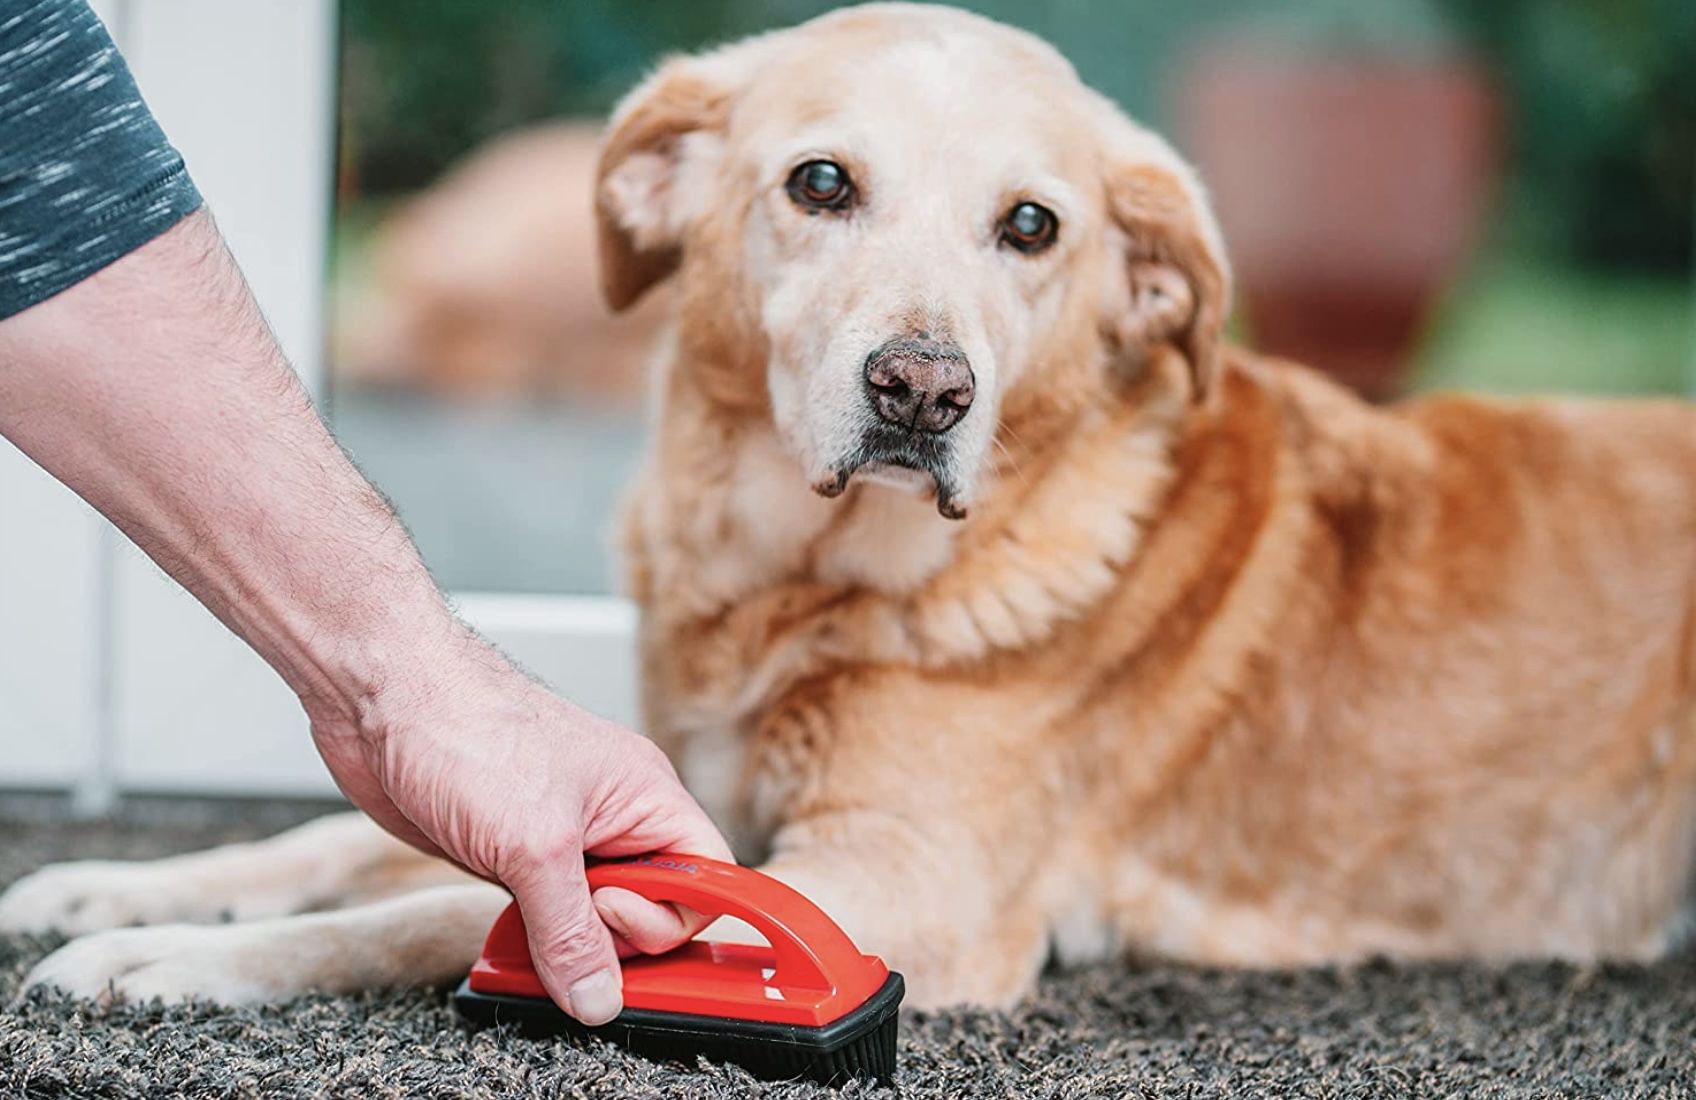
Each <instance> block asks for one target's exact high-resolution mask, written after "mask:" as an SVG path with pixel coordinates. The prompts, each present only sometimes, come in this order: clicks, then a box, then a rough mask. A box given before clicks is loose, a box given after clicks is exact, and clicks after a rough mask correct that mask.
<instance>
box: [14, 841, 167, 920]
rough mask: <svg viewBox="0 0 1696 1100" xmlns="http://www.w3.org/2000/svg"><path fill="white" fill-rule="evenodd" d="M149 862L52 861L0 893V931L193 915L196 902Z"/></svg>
mask: <svg viewBox="0 0 1696 1100" xmlns="http://www.w3.org/2000/svg"><path fill="white" fill-rule="evenodd" d="M181 893H182V891H181V890H180V889H174V888H173V885H172V884H171V883H170V882H169V881H166V878H165V876H161V875H159V874H158V873H156V871H155V870H154V869H153V868H151V867H149V866H148V865H147V864H137V863H119V862H107V861H103V860H87V861H83V862H78V863H55V864H53V865H52V866H50V867H43V868H42V869H41V870H39V871H36V872H35V873H34V874H31V875H26V876H25V877H23V878H21V879H19V880H18V881H17V882H15V883H13V884H12V885H11V886H10V887H9V888H8V889H7V890H6V891H5V893H0V932H29V933H34V934H39V933H42V932H59V933H62V934H64V935H66V936H71V937H75V936H85V935H87V934H88V933H90V932H99V931H103V930H105V929H108V928H124V927H127V926H129V925H136V924H161V923H164V922H167V921H180V920H192V919H194V918H195V916H196V915H197V914H195V913H194V912H192V910H193V909H194V906H192V905H186V904H184V903H185V901H186V900H187V899H185V898H183V897H181V896H180V895H181Z"/></svg>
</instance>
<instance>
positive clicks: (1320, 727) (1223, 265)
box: [0, 4, 1696, 1005]
mask: <svg viewBox="0 0 1696 1100" xmlns="http://www.w3.org/2000/svg"><path fill="white" fill-rule="evenodd" d="M597 194H598V208H597V209H598V216H599V240H600V246H601V264H602V274H603V278H604V287H605V291H606V294H607V296H608V299H609V300H610V302H611V303H612V305H613V306H614V307H618V308H622V307H626V306H629V305H630V304H632V303H633V302H635V301H636V300H637V299H638V298H640V297H641V296H642V295H643V293H644V292H646V291H648V290H650V289H651V288H652V287H654V286H655V285H656V284H658V283H660V282H662V281H664V280H667V279H670V280H671V281H672V282H673V283H674V285H675V288H676V292H677V308H676V318H675V331H674V333H673V334H672V336H671V337H670V338H669V341H668V342H667V344H666V345H665V346H664V351H663V356H662V360H661V362H660V374H659V378H658V383H657V384H658V387H659V400H658V405H657V423H656V425H655V431H654V434H653V444H652V450H651V453H650V454H649V458H648V462H647V465H646V467H645V469H644V471H643V472H642V474H641V475H640V478H639V480H638V483H637V485H636V487H635V491H634V496H633V498H632V504H631V508H630V512H629V519H628V525H627V530H626V538H625V541H626V547H627V552H628V557H629V563H630V575H631V589H632V593H633V595H634V597H635V599H636V600H637V602H638V603H639V604H640V606H641V609H642V626H641V649H642V661H643V667H644V674H645V694H646V707H647V715H646V723H647V727H648V731H649V732H650V733H651V734H652V736H653V737H655V738H656V739H657V740H658V741H659V742H660V743H661V744H662V745H663V746H664V747H665V748H666V749H667V751H668V752H670V753H671V754H672V757H673V759H674V760H676V761H677V763H678V765H679V768H680V770H681V771H682V773H683V774H684V777H685V779H686V781H687V782H688V783H689V784H690V785H691V787H692V789H693V790H694V791H695V792H696V793H697V795H698V796H699V797H700V798H701V799H702V800H703V801H704V802H705V804H706V805H707V806H708V808H709V809H710V810H711V811H712V812H713V813H714V815H715V817H716V819H717V820H718V821H719V822H720V823H722V825H723V826H724V827H725V828H726V829H727V830H728V831H729V832H730V833H731V835H732V836H733V838H734V840H735V843H736V844H737V845H738V847H739V849H740V851H742V852H743V853H744V855H745V857H746V858H753V859H759V860H761V861H763V865H764V866H765V868H766V869H767V870H769V871H771V872H772V873H773V874H776V875H778V876H780V877H782V878H784V879H786V880H788V881H789V882H791V883H793V884H795V885H797V886H798V887H800V888H801V889H802V890H803V891H804V892H806V893H807V894H809V895H810V896H811V897H812V898H814V899H815V900H816V901H818V902H819V903H820V904H821V905H822V906H823V907H824V908H825V909H826V910H827V911H829V912H830V913H831V914H833V915H834V916H835V917H836V918H837V919H838V920H839V921H840V922H841V923H842V924H843V925H844V926H845V927H846V928H847V929H848V931H849V932H850V933H851V934H852V935H853V936H854V937H855V938H856V939H857V940H858V941H859V943H860V944H861V945H862V946H863V947H864V948H865V949H866V950H869V951H874V952H877V953H879V954H881V955H883V956H884V957H885V958H886V959H887V960H888V961H889V963H890V965H891V966H892V967H895V968H897V969H899V970H901V971H903V972H905V974H906V975H907V979H908V984H909V988H910V990H911V993H912V998H913V1001H914V1002H915V1003H917V1004H920V1005H935V1004H940V1003H946V1002H957V1001H973V1002H980V1003H987V1004H1004V1003H1006V1002H1008V1001H1009V1000H1011V999H1013V998H1016V997H1018V996H1019V995H1020V994H1021V993H1022V992H1023V991H1025V990H1026V989H1028V988H1029V987H1030V985H1031V983H1032V981H1033V979H1034V978H1035V976H1036V975H1037V973H1038V971H1039V969H1040V968H1041V967H1042V966H1043V964H1044V961H1045V960H1046V959H1048V958H1049V957H1050V956H1051V955H1055V956H1058V957H1059V958H1060V959H1061V960H1063V961H1068V962H1078V961H1083V960H1088V959H1099V958H1103V957H1107V956H1110V955H1113V954H1115V953H1119V952H1126V951H1129V952H1135V953H1144V954H1151V955H1159V956H1165V957H1170V958H1176V959H1184V960H1194V961H1196V962H1199V963H1208V964H1224V965H1244V966H1262V965H1270V966H1284V965H1300V964H1307V963H1321V962H1333V961H1341V962H1346V961H1349V960H1357V959H1362V958H1365V957H1368V956H1373V955H1380V954H1382V955H1389V956H1395V957H1401V958H1434V957H1457V956H1465V957H1478V958H1485V959H1502V958H1508V957H1513V956H1529V955H1553V956H1563V957H1567V958H1573V959H1594V958H1599V957H1625V958H1642V957H1647V956H1653V955H1655V954H1656V953H1658V952H1661V951H1663V950H1664V949H1666V947H1667V946H1668V945H1669V943H1671V942H1673V940H1674V939H1675V938H1676V937H1677V936H1678V935H1679V934H1680V932H1681V931H1682V929H1683V927H1684V925H1685V922H1686V913H1687V909H1686V887H1687V884H1688V876H1689V872H1690V867H1691V838H1692V835H1693V831H1692V830H1693V825H1696V822H1693V821H1692V815H1693V812H1696V775H1693V772H1696V736H1693V733H1696V731H1693V729H1692V721H1693V717H1692V713H1691V707H1692V700H1693V697H1696V696H1693V692H1692V683H1691V677H1692V663H1693V660H1696V654H1693V646H1692V639H1693V635H1692V610H1693V608H1696V602H1693V599H1692V596H1693V593H1692V583H1693V581H1696V416H1693V415H1692V413H1691V411H1690V410H1688V409H1687V408H1686V407H1684V406H1682V405H1677V404H1672V403H1664V404H1654V403H1644V404H1615V405H1609V404H1580V403H1565V402H1548V403H1508V402H1494V401H1485V400H1473V399H1467V398H1440V399H1432V400H1424V401H1417V402H1411V403H1407V404H1403V405H1400V406H1397V407H1392V408H1374V407H1370V406H1368V405H1366V404H1364V403H1362V402H1361V401H1359V400H1357V399H1356V398H1354V397H1352V396H1350V395H1349V394H1347V393H1345V392H1343V391H1341V390H1340V389H1338V388H1336V387H1335V386H1333V385H1331V384H1330V383H1328V382H1326V381H1325V380H1323V379H1322V378H1320V377H1318V376H1316V375H1314V374H1312V373H1310V372H1308V371H1306V370H1304V369H1302V368H1301V367H1299V366H1295V365H1291V364H1285V363H1279V362H1269V361H1266V360H1263V359H1259V358H1256V357H1255V356H1254V355H1252V354H1250V353H1247V352H1245V351H1243V350H1240V349H1238V348H1235V347H1232V346H1230V345H1228V344H1227V343H1225V342H1224V340H1223V334H1222V326H1223V324H1224V323H1225V319H1226V315H1227V312H1228V309H1229V285H1230V279H1229V273H1228V265H1227V261H1226V254H1225V251H1224V247H1223V244H1222V243H1221V241H1220V238H1219V234H1218V232H1217V231H1216V229H1215V227H1214V222H1213V219H1212V217H1211V215H1210V214H1209V211H1208V207H1207V203H1206V200H1205V198H1204V195H1203V192H1202V190H1201V188H1200V187H1199V186H1198V184H1197V182H1196V180H1195V179H1194V178H1193V177H1192V175H1191V173H1190V171H1189V169H1188V168H1187V167H1186V166H1185V164H1184V162H1183V161H1182V160H1180V159H1179V157H1178V156H1177V155H1176V154H1175V153H1174V152H1173V150H1172V149H1171V148H1170V147H1169V146H1168V145H1167V143H1166V142H1165V141H1163V140H1162V139H1161V138H1159V137H1157V136H1156V135H1154V134H1152V133H1150V132H1149V131H1147V130H1145V129H1143V128H1141V127H1139V126H1137V125H1135V124H1134V123H1132V122H1130V121H1128V120H1127V119H1126V118H1125V117H1123V116H1122V115H1121V114H1120V113H1119V112H1118V111H1117V110H1116V109H1115V108H1114V107H1113V106H1112V105H1111V104H1110V103H1108V102H1107V101H1106V100H1105V99H1103V98H1101V97H1100V96H1098V95H1096V94H1094V93H1092V92H1091V91H1089V90H1088V89H1086V88H1085V87H1083V86H1082V85H1081V84H1080V83H1079V81H1078V79H1077V77H1076V76H1075V74H1074V73H1073V71H1072V69H1071V67H1070V66H1069V65H1068V64H1067V63H1066V62H1065V61H1064V60H1063V59H1062V58H1061V57H1060V56H1059V55H1058V54H1056V53H1055V52H1054V51H1053V50H1052V49H1050V48H1049V47H1048V46H1046V45H1045V44H1043V43H1042V42H1040V41H1038V40H1036V39H1034V38H1032V37H1031V36H1029V35H1027V34H1023V33H1019V32H1016V31H1013V30H1010V29H1008V28H1006V27H1003V26H999V25H997V24H995V23H992V22H990V21H988V20H985V19H982V18H978V17H975V16H971V15H967V14H964V13H961V12H958V11H952V10H949V9H946V8H940V7H928V6H908V5H901V4H893V5H872V6H867V7H863V8H852V9H847V10H844V11H840V12H837V13H834V14H831V15H828V16H825V17H823V18H820V19H818V20H815V21H814V22H811V23H807V24H805V25H803V26H801V27H798V28H795V29H792V30H786V31H781V32H778V33H773V34H769V35H765V36H761V37H758V38H754V39H750V40H747V41H744V42H740V43H737V44H735V45H732V46H729V47H726V48H724V49H720V50H717V51H715V52H711V53H707V54H704V55H701V56H697V57H691V58H683V59H679V60H675V61H671V62H668V63H667V64H665V65H664V66H663V67H662V68H661V69H660V70H659V71H658V72H657V73H656V74H655V75H654V76H653V77H652V78H651V79H649V80H648V81H647V82H646V83H644V84H643V85H642V86H641V87H639V88H638V89H637V90H636V91H635V92H634V93H632V94H631V96H630V97H629V98H628V99H627V100H626V101H625V102H624V104H623V105H622V106H621V107H620V108H619V110H618V112H617V114H616V116H615V117H614V119H613V120H612V124H611V128H610V131H609V132H608V134H607V136H606V139H605V142H604V145H603V147H602V155H601V160H600V165H599V187H598V192H597ZM314 830H315V832H314ZM438 875H451V872H448V871H446V870H445V869H442V870H439V871H438V870H434V869H432V868H431V866H430V865H429V864H427V863H426V862H425V861H424V860H423V859H422V857H412V856H409V855H407V854H406V853H405V852H404V851H403V850H402V849H401V848H400V847H399V845H398V844H396V843H395V842H392V841H388V840H385V839H383V838H382V837H381V836H380V835H379V834H378V833H377V832H376V831H375V829H374V827H372V826H368V825H365V824H363V823H362V822H360V821H358V820H357V819H344V818H338V819H332V820H329V821H326V822H320V823H316V824H314V825H311V826H308V827H307V832H305V833H300V834H292V835H291V834H285V835H284V836H282V837H279V838H277V839H276V840H273V841H269V842H266V843H265V844H262V845H259V846H257V847H255V848H248V849H235V850H226V851H222V852H212V853H207V854H202V855H193V856H187V857H181V858H179V859H177V860H173V861H166V862H164V863H159V864H149V865H137V866H112V865H95V866H93V867H86V866H84V867H78V866H75V865H73V866H70V867H67V868H58V869H48V870H46V871H43V872H41V873H40V874H39V875H38V876H36V877H35V878H33V879H26V880H25V881H24V882H22V883H21V884H19V885H18V886H16V887H14V889H13V891H12V892H11V893H10V894H8V895H7V896H6V899H5V901H4V902H3V903H0V919H3V920H4V923H5V924H7V925H8V926H10V927H14V928H15V927H42V926H55V925H56V926H60V927H66V928H68V929H69V930H71V931H76V932H81V931H93V930H95V929H97V928H101V927H108V926H110V925H113V924H119V923H126V922H128V921H131V920H138V919H139V920H145V921H155V920H170V921H184V920H203V919H211V918H212V917H214V916H215V915H216V914H219V913H222V912H225V911H231V912H233V914H234V915H235V916H236V917H237V918H244V917H262V918H267V919H261V920H258V921H256V922H252V923H242V922H240V921H239V920H238V922H237V923H233V924H228V925H224V926H221V927H219V928H216V929H210V930H207V929H192V928H187V927H185V926H182V925H177V926H176V927H174V928H172V927H166V928H142V929H135V930H128V931H107V932H101V933H99V934H97V935H93V936H90V937H88V938H86V939H83V940H79V941H76V942H73V943H71V944H70V945H68V946H67V947H65V948H64V949H63V950H62V951H61V952H59V953H58V954H55V955H53V956H51V957H49V958H48V959H46V960H45V961H44V962H43V963H42V964H41V967H40V969H39V970H38V971H37V972H36V976H35V980H36V981H39V982H44V983H51V984H58V985H63V986H65V987H67V988H69V989H72V990H76V991H82V992H90V993H92V992H98V991H100V990H103V989H106V988H107V987H108V985H107V983H108V982H111V983H112V986H113V988H116V989H117V990H118V991H120V992H124V993H130V994H132V995H134V994H151V993H161V994H164V995H167V996H183V995H190V994H202V995H208V996H216V997H224V998H227V999H239V998H254V997H274V996H283V995H288V994H290V993H294V992H298V991H300V990H303V989H307V988H323V989H332V990H339V989H352V988H358V987H360V986H362V985H369V984H381V983H398V982H422V981H436V982H439V981H446V980H449V979H451V978H453V977H454V976H455V975H457V974H458V973H459V972H461V971H463V970H464V969H465V967H466V966H467V965H468V964H469V963H470V962H471V961H472V960H473V958H474V956H475V955H476V953H477V950H478V947H479V944H480V942H481V939H482V936H483V932H484V930H485V927H486V925H487V924H488V922H489V920H490V919H491V918H492V917H493V916H494V915H495V913H496V911H498V909H499V908H500V906H501V904H502V901H503V897H502V895H501V893H500V892H499V891H498V890H496V889H494V888H492V887H488V886H479V885H474V886H464V885H458V886H448V887H446V888H441V889H429V890H425V891H423V892H409V891H408V889H407V888H408V887H410V886H414V885H417V884H418V883H419V882H420V881H421V880H426V879H428V880H430V881H435V879H434V877H433V876H438ZM380 895H389V896H387V897H386V899H385V900H379V901H376V902H375V903H373V904H369V905H363V906H353V907H349V908H343V909H340V910H338V911H332V912H327V913H320V914H316V915H306V916H285V915H282V914H289V913H295V912H298V911H299V910H302V909H305V908H307V907H309V906H315V907H320V908H322V907H333V906H337V905H343V904H346V903H348V902H351V901H357V900H361V899H366V898H372V897H376V896H380Z"/></svg>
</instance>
